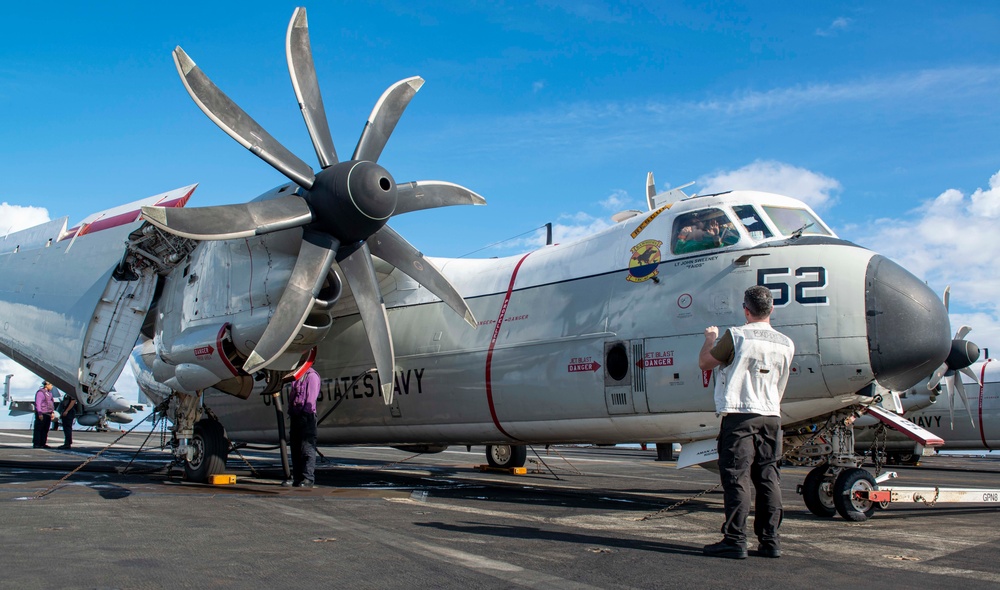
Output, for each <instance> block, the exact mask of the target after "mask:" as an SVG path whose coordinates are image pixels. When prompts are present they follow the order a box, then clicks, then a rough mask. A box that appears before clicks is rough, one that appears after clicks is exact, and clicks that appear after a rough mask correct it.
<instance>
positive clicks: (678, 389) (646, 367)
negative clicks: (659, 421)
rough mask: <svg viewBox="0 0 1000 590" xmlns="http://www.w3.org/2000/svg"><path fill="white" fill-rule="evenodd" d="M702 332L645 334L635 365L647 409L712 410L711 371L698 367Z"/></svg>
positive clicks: (658, 410)
mask: <svg viewBox="0 0 1000 590" xmlns="http://www.w3.org/2000/svg"><path fill="white" fill-rule="evenodd" d="M704 342H705V335H704V334H685V335H681V336H671V337H669V338H646V339H645V340H643V341H642V343H643V349H642V354H641V356H637V357H636V360H635V363H634V365H635V369H636V371H637V372H641V373H642V374H643V379H642V381H643V384H644V388H645V399H646V404H647V407H648V408H649V411H650V412H692V411H714V410H715V403H714V401H713V397H712V396H713V387H714V384H713V383H712V380H711V373H709V374H708V375H707V376H706V375H705V374H704V373H703V371H702V370H701V369H700V368H699V367H698V353H699V352H700V351H701V345H702V343H704Z"/></svg>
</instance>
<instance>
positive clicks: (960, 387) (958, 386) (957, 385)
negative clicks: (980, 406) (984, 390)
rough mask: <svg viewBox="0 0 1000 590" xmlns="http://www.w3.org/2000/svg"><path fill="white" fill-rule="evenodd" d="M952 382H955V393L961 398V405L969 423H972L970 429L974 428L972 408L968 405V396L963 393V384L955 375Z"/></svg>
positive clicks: (957, 375)
mask: <svg viewBox="0 0 1000 590" xmlns="http://www.w3.org/2000/svg"><path fill="white" fill-rule="evenodd" d="M952 380H953V381H954V382H955V391H957V392H958V396H959V397H960V398H962V403H963V404H965V409H966V411H967V412H969V422H971V423H972V427H973V428H975V427H976V421H975V420H973V419H972V406H970V405H969V396H968V395H966V393H965V384H963V383H962V377H961V376H960V375H959V374H958V373H955V375H954V377H952Z"/></svg>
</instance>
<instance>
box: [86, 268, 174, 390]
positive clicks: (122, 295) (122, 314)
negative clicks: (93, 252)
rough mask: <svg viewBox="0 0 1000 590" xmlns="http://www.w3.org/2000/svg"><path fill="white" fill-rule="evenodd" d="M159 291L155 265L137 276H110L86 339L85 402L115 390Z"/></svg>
mask: <svg viewBox="0 0 1000 590" xmlns="http://www.w3.org/2000/svg"><path fill="white" fill-rule="evenodd" d="M129 279H131V280H129ZM155 291H156V274H155V273H154V272H153V271H152V270H151V269H143V271H142V272H141V274H139V275H138V276H136V277H127V278H125V279H123V280H119V279H118V278H115V277H112V278H110V280H108V283H107V285H106V286H105V288H104V293H103V294H102V296H101V299H100V300H99V301H98V303H97V307H96V309H94V312H93V313H92V314H90V325H89V326H88V328H87V334H86V337H85V338H84V340H83V351H82V352H83V354H82V359H81V363H80V373H79V383H80V386H81V388H83V390H84V391H86V392H88V396H87V398H86V399H81V401H82V402H83V404H84V405H89V404H90V403H93V402H94V401H96V399H95V398H93V396H95V395H100V394H104V393H107V392H109V391H111V387H112V386H113V385H114V384H115V381H117V380H118V376H119V375H121V372H122V369H124V368H125V362H126V361H127V360H128V357H129V354H130V353H131V352H132V348H133V347H134V346H135V342H136V340H137V339H138V337H139V332H140V330H141V329H142V324H143V321H144V320H145V317H146V312H147V311H148V310H149V306H150V304H151V303H152V300H153V294H154V293H155Z"/></svg>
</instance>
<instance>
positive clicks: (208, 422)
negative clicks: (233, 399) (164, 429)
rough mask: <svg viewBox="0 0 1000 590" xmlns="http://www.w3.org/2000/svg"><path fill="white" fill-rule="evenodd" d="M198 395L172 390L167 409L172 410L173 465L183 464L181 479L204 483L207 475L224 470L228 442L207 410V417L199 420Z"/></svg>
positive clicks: (203, 412)
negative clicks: (182, 476)
mask: <svg viewBox="0 0 1000 590" xmlns="http://www.w3.org/2000/svg"><path fill="white" fill-rule="evenodd" d="M201 401H202V396H201V393H200V392H199V394H198V395H191V394H187V393H181V392H179V391H175V392H174V393H173V395H172V396H171V398H170V402H169V407H170V408H171V409H172V410H173V419H172V422H173V427H172V428H171V433H172V434H173V440H172V441H171V442H172V445H173V449H174V461H175V463H182V464H183V465H184V476H185V478H187V479H188V480H190V481H196V482H206V481H208V478H209V476H212V475H216V474H219V473H222V472H224V471H225V469H226V459H227V457H228V456H229V439H228V438H226V430H225V429H224V428H223V427H222V424H220V423H219V421H218V420H215V419H214V415H213V414H212V413H211V411H210V410H208V411H207V413H208V414H209V416H212V417H211V418H202V416H204V415H205V413H206V410H207V409H206V408H203V407H202V403H201Z"/></svg>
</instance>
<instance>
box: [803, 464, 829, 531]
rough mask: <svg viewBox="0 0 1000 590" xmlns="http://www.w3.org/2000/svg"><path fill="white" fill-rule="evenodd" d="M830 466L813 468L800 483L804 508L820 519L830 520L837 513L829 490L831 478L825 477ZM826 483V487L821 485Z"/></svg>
mask: <svg viewBox="0 0 1000 590" xmlns="http://www.w3.org/2000/svg"><path fill="white" fill-rule="evenodd" d="M829 469H830V466H829V465H827V464H826V463H824V464H822V465H820V466H818V467H815V468H813V470H812V471H810V472H809V473H808V475H806V478H805V480H804V481H803V482H802V500H803V501H804V502H805V503H806V508H808V509H809V512H812V513H813V514H815V515H816V516H819V517H821V518H832V517H833V515H834V514H836V513H837V508H836V506H835V505H834V503H833V495H832V494H831V493H830V488H831V486H832V485H833V482H832V478H831V477H829V476H827V472H828V471H829ZM824 483H826V484H827V485H825V486H824V485H823V484H824Z"/></svg>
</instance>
